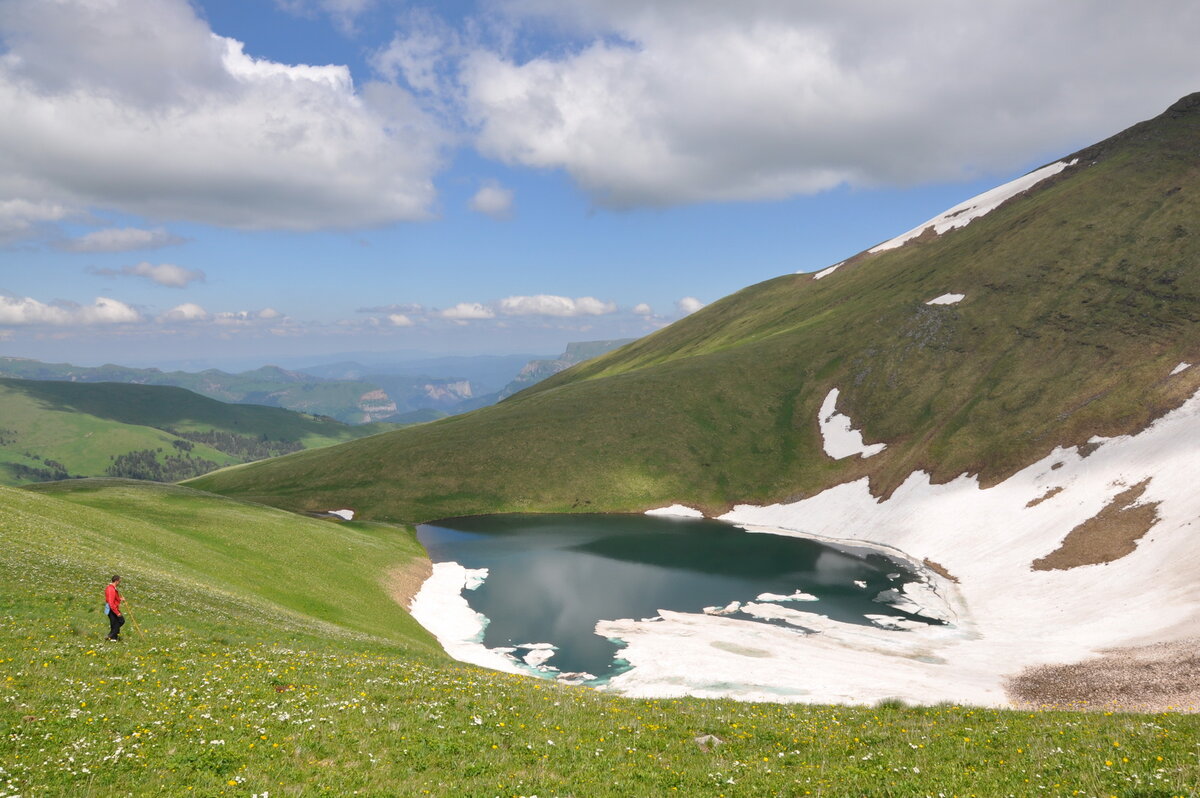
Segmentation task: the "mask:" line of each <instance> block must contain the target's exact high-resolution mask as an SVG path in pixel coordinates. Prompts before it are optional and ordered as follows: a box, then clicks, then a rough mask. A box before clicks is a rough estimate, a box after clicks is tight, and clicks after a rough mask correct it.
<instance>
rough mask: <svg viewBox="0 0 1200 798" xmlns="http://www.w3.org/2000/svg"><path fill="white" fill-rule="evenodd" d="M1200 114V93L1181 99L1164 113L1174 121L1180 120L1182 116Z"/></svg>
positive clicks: (1196, 92) (1193, 93)
mask: <svg viewBox="0 0 1200 798" xmlns="http://www.w3.org/2000/svg"><path fill="white" fill-rule="evenodd" d="M1198 112H1200V91H1195V92H1192V93H1191V94H1188V95H1185V96H1183V97H1180V98H1179V99H1178V100H1176V101H1175V102H1174V103H1172V104H1171V107H1170V108H1168V109H1167V110H1166V111H1165V112H1163V116H1169V117H1171V118H1172V119H1178V118H1179V117H1181V116H1186V115H1188V114H1194V113H1198Z"/></svg>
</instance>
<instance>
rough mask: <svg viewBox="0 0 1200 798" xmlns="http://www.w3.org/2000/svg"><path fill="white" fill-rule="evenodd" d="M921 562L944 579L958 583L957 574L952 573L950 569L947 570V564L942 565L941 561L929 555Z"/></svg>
mask: <svg viewBox="0 0 1200 798" xmlns="http://www.w3.org/2000/svg"><path fill="white" fill-rule="evenodd" d="M921 562H922V563H923V564H924V565H925V567H926V568H928V569H929V570H931V571H933V572H934V573H935V574H937V575H938V576H940V577H942V578H943V579H949V580H950V581H951V582H953V583H954V584H956V585H957V584H958V577H957V576H955V575H954V574H952V573H950V572H949V571H947V570H946V566H944V565H942V564H941V563H940V562H934V561H933V560H931V559H929V558H928V557H926V558H925V559H923V560H921Z"/></svg>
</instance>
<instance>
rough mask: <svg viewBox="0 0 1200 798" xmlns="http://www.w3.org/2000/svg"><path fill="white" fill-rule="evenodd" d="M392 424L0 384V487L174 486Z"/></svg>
mask: <svg viewBox="0 0 1200 798" xmlns="http://www.w3.org/2000/svg"><path fill="white" fill-rule="evenodd" d="M395 427H396V425H395V424H360V425H354V426H352V425H348V424H343V423H342V422H340V421H335V420H333V419H330V418H323V417H317V416H311V415H307V414H303V413H297V412H295V411H292V410H285V409H283V408H276V407H261V406H256V405H234V404H228V403H225V402H220V401H217V400H215V399H210V398H208V397H205V396H200V395H199V394H196V393H193V392H192V391H189V390H186V389H184V388H177V387H174V386H167V385H130V384H122V383H114V382H100V383H87V382H66V381H61V380H28V379H4V378H0V485H20V484H25V483H30V482H46V481H51V480H59V479H68V478H74V477H93V476H110V477H129V478H134V479H148V480H153V481H159V482H174V481H177V480H180V479H186V478H188V477H194V476H197V475H198V474H203V473H206V472H208V471H211V470H213V469H214V468H219V467H223V466H227V465H234V464H237V463H245V462H250V461H252V460H260V459H262V458H264V457H276V456H279V455H282V454H287V453H289V452H294V451H299V450H301V449H306V448H312V447H318V446H327V445H329V444H331V443H337V442H340V441H347V440H351V439H353V438H358V437H362V436H364V435H373V434H376V433H379V432H384V431H387V430H390V429H395Z"/></svg>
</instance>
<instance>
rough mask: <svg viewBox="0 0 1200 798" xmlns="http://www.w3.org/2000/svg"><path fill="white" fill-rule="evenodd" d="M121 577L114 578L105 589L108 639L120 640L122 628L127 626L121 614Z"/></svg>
mask: <svg viewBox="0 0 1200 798" xmlns="http://www.w3.org/2000/svg"><path fill="white" fill-rule="evenodd" d="M119 584H121V577H119V576H113V578H112V581H111V582H109V583H108V586H107V587H105V588H104V614H105V615H107V616H108V639H109V640H120V639H121V627H122V626H124V625H125V616H123V615H122V614H121V601H123V599H122V598H121V591H119V590H117V585H119Z"/></svg>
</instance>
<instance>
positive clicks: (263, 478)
mask: <svg viewBox="0 0 1200 798" xmlns="http://www.w3.org/2000/svg"><path fill="white" fill-rule="evenodd" d="M1072 158H1076V159H1078V162H1077V163H1076V165H1074V166H1072V167H1069V168H1067V169H1066V170H1065V171H1063V172H1061V173H1060V174H1059V175H1057V176H1055V177H1052V178H1050V179H1047V180H1045V181H1043V182H1042V183H1039V184H1037V185H1036V186H1035V187H1034V188H1033V189H1032V190H1030V191H1028V192H1026V193H1025V194H1023V195H1020V196H1018V197H1015V198H1014V199H1012V200H1010V201H1009V202H1007V203H1005V204H1004V205H1002V206H1001V207H1000V208H998V209H996V210H994V211H992V212H991V213H989V214H987V215H985V216H983V217H982V218H979V219H976V220H975V221H973V222H972V223H971V224H969V225H967V226H966V227H963V228H961V229H956V230H952V231H950V232H947V233H944V234H943V235H940V236H938V235H932V234H926V235H923V236H921V237H920V238H919V239H917V240H915V241H913V242H911V243H909V244H907V245H905V246H903V247H900V248H898V249H893V250H889V251H883V252H880V253H878V254H869V253H863V254H861V255H859V256H856V257H855V258H852V259H850V260H849V261H847V262H846V263H844V264H843V265H842V266H840V268H839V269H838V270H837V271H836V272H834V273H832V274H830V275H829V276H828V277H826V278H824V279H820V280H817V279H815V278H814V277H813V275H810V274H796V275H787V276H783V277H779V278H776V279H774V280H770V281H767V282H764V283H761V284H759V285H755V286H751V287H749V288H746V289H745V290H743V291H740V292H738V293H736V294H734V295H732V296H730V297H727V298H725V299H723V300H721V301H719V302H715V303H713V304H712V305H709V306H708V307H706V308H704V309H703V310H701V311H700V312H697V313H695V314H693V315H691V316H689V317H687V318H686V319H683V320H681V321H679V322H676V323H675V324H672V325H671V326H670V327H667V328H666V329H664V330H662V331H660V332H658V333H656V334H654V335H651V336H648V337H646V338H644V339H641V340H639V341H637V342H635V343H633V344H630V345H629V346H626V347H623V348H621V349H619V350H617V351H615V352H612V353H610V354H608V355H604V356H602V357H599V358H596V359H595V360H591V361H588V362H586V363H583V364H581V365H579V366H576V367H574V368H572V369H570V370H568V371H565V372H563V373H561V374H558V375H556V376H554V377H551V378H550V379H548V380H546V381H545V382H543V383H540V384H539V385H537V386H534V387H532V388H530V389H529V390H526V391H524V392H522V393H520V394H517V395H516V396H514V397H512V398H510V399H509V400H507V401H505V402H504V403H502V404H500V405H498V406H495V407H490V408H484V409H482V410H479V411H477V412H475V413H472V414H469V415H467V416H463V417H457V418H451V419H446V420H443V421H439V422H436V423H434V424H429V425H425V426H422V427H418V428H413V429H409V430H401V431H398V432H394V433H390V434H387V435H383V436H378V437H373V438H369V439H364V440H361V441H355V442H351V443H347V444H344V445H341V446H336V447H331V448H328V449H323V450H320V451H308V452H300V453H297V454H293V455H289V456H286V457H283V458H279V459H276V460H272V461H269V462H263V463H257V464H253V465H249V466H243V467H239V468H237V469H234V470H224V471H220V472H215V473H213V474H210V475H207V476H205V477H202V478H200V479H199V480H197V481H196V482H195V483H194V484H195V485H197V486H200V487H203V488H205V489H207V490H212V491H216V492H220V493H225V494H228V495H233V496H239V497H243V498H249V499H253V500H256V501H262V502H265V503H269V504H274V505H276V506H280V507H287V508H292V509H315V508H318V507H325V506H331V505H333V504H338V505H342V506H348V507H353V508H355V509H356V510H358V511H359V512H362V513H365V514H366V515H367V516H368V517H372V518H376V519H391V520H406V521H415V520H424V519H432V518H438V517H447V516H452V515H463V514H470V513H486V512H496V511H563V510H567V511H570V510H608V511H630V510H640V509H644V508H647V507H651V506H656V505H663V504H670V503H673V502H680V501H681V502H685V503H688V504H692V505H696V506H700V507H702V508H704V509H707V510H709V511H716V510H720V509H723V508H726V507H728V506H729V505H731V504H732V503H735V502H754V503H764V502H771V501H779V500H784V499H794V498H796V497H798V496H802V495H811V494H813V493H816V492H818V491H820V490H822V489H825V488H828V487H830V486H832V485H835V484H839V483H842V482H845V481H847V480H851V479H855V478H858V477H861V476H864V475H866V476H869V477H870V480H871V485H872V489H873V490H874V491H875V492H876V494H878V495H885V494H887V493H888V492H889V491H891V490H892V489H894V488H895V487H896V486H897V485H898V484H899V482H900V481H901V480H903V479H904V478H905V477H906V476H907V475H908V474H909V473H911V472H912V471H914V470H916V469H926V470H928V471H930V472H932V474H933V476H934V479H935V480H939V481H941V480H946V479H949V478H951V477H953V476H955V475H957V474H960V473H963V472H968V473H973V474H979V475H980V476H981V478H982V480H983V481H984V482H985V483H990V482H994V481H996V480H999V479H1001V478H1002V477H1004V476H1006V475H1008V474H1010V473H1012V472H1013V471H1015V470H1017V469H1019V468H1020V467H1022V466H1023V465H1025V464H1027V463H1030V462H1032V461H1034V460H1036V459H1038V458H1040V457H1042V456H1044V455H1045V454H1047V453H1048V452H1049V451H1050V450H1051V449H1052V448H1053V447H1054V446H1056V445H1073V444H1082V443H1084V442H1086V441H1087V440H1088V439H1089V438H1090V437H1092V436H1093V435H1097V434H1100V435H1113V434H1118V433H1125V432H1131V431H1134V430H1137V429H1139V428H1141V427H1143V426H1145V425H1146V424H1147V423H1148V422H1149V421H1151V420H1152V419H1154V418H1155V417H1157V416H1159V415H1161V414H1162V413H1163V412H1165V411H1166V410H1167V409H1169V408H1171V407H1174V406H1177V405H1178V404H1179V403H1180V402H1181V401H1182V400H1183V399H1184V398H1185V397H1186V396H1189V395H1191V393H1193V392H1194V391H1195V390H1196V389H1197V387H1200V374H1198V373H1197V370H1195V369H1190V370H1187V371H1184V372H1183V373H1181V374H1179V375H1176V376H1168V375H1169V373H1170V372H1171V370H1172V368H1173V367H1174V366H1175V365H1176V364H1178V363H1179V362H1181V361H1189V362H1196V361H1197V360H1200V324H1197V322H1198V321H1200V269H1198V268H1197V263H1200V225H1197V219H1200V94H1197V95H1191V96H1189V97H1187V98H1184V99H1183V100H1181V101H1179V102H1178V103H1176V104H1175V105H1173V106H1172V107H1171V109H1169V110H1168V111H1167V112H1165V113H1164V114H1162V115H1161V116H1159V117H1157V118H1155V119H1154V120H1151V121H1149V122H1146V123H1142V124H1141V125H1138V126H1135V127H1134V128H1131V129H1130V130H1128V131H1125V132H1124V133H1121V134H1119V135H1117V136H1115V137H1113V138H1111V139H1109V140H1107V141H1105V142H1102V143H1100V144H1097V145H1095V146H1093V147H1090V148H1088V149H1086V150H1084V151H1081V152H1079V153H1076V154H1075V155H1073V156H1068V160H1070V159H1072ZM950 292H956V293H962V294H965V295H966V298H965V299H964V300H963V301H961V302H960V303H958V304H953V305H928V304H926V303H927V302H928V300H930V299H933V298H934V297H937V296H939V295H942V294H945V293H950ZM832 388H838V389H840V391H841V397H840V399H839V405H838V409H839V410H841V411H842V412H845V413H847V414H848V415H849V416H850V417H851V418H852V419H853V420H854V422H855V424H856V426H858V427H859V428H862V429H863V430H864V436H865V438H866V440H868V441H883V442H886V443H887V449H886V450H884V452H883V453H881V454H879V455H877V456H875V457H873V458H871V459H869V460H863V459H860V458H857V457H851V458H846V459H843V460H836V461H835V460H833V459H831V458H830V457H828V456H827V455H825V454H824V452H823V450H822V439H821V433H820V430H819V427H818V422H817V414H818V409H819V407H820V406H821V404H822V401H823V400H824V397H825V396H826V394H827V393H828V392H829V391H830V390H831V389H832Z"/></svg>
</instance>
